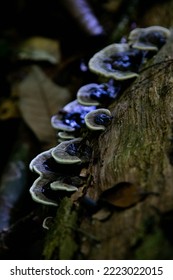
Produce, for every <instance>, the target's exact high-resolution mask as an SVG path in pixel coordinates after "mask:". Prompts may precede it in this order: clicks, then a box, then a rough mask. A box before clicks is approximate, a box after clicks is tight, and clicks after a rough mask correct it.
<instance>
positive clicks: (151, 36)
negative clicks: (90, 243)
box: [30, 26, 170, 206]
mask: <svg viewBox="0 0 173 280" xmlns="http://www.w3.org/2000/svg"><path fill="white" fill-rule="evenodd" d="M169 36H170V31H169V30H168V29H167V28H164V27H160V26H152V27H148V28H136V29H134V30H132V31H131V33H130V35H129V37H128V39H127V43H117V44H116V43H114V44H111V45H109V46H107V47H105V48H104V49H102V50H101V51H99V52H97V53H96V54H95V55H94V56H93V57H92V58H91V59H90V60H89V63H88V66H89V69H90V71H91V72H93V73H95V74H96V75H98V76H99V77H101V78H102V77H103V80H104V82H103V83H90V84H87V85H84V86H82V87H81V88H80V89H79V90H78V92H77V95H76V100H74V101H72V102H70V103H68V104H67V105H66V106H64V107H63V108H62V109H61V110H60V111H59V112H58V113H57V114H56V115H54V116H53V117H52V119H51V124H52V126H53V128H55V130H57V131H58V134H57V135H58V145H57V146H56V147H53V148H51V149H50V150H48V151H44V152H42V153H40V154H39V155H37V156H36V157H35V158H34V159H33V160H32V161H31V163H30V169H31V170H32V171H34V172H36V173H37V174H39V177H38V178H37V179H36V180H35V181H34V183H33V185H32V186H31V188H30V194H31V196H32V198H33V200H35V201H36V202H39V203H42V204H45V205H53V206H57V205H58V203H59V200H61V199H62V197H64V196H70V195H71V194H73V193H74V192H76V191H78V190H79V188H80V187H81V186H83V185H84V184H85V182H86V180H87V179H86V178H87V176H83V174H82V170H83V169H84V168H87V166H88V165H89V163H90V159H91V157H92V154H93V153H94V151H93V149H92V148H91V145H90V138H91V137H92V135H93V134H94V133H101V132H102V131H103V130H105V129H107V128H108V126H109V125H110V124H111V120H112V118H113V117H112V115H111V112H110V110H109V106H110V104H111V103H112V102H113V101H114V100H115V99H116V98H117V97H118V96H119V95H120V94H122V91H123V90H124V82H125V81H127V80H131V81H132V80H133V79H134V78H136V77H137V76H138V75H139V72H140V69H141V67H142V66H143V65H144V64H145V63H146V62H147V61H148V60H149V59H151V57H153V56H154V55H155V54H156V53H157V52H158V50H159V49H160V48H161V47H162V46H163V45H164V44H165V43H166V40H167V39H168V38H169ZM125 85H127V83H125Z"/></svg>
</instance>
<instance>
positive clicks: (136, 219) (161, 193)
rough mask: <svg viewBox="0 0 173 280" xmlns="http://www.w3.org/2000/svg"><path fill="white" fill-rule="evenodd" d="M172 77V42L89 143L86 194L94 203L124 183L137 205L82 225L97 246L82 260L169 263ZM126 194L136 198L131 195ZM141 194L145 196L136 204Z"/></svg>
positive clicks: (172, 214)
mask: <svg viewBox="0 0 173 280" xmlns="http://www.w3.org/2000/svg"><path fill="white" fill-rule="evenodd" d="M172 73H173V37H172V38H171V40H170V41H169V42H168V43H167V45H165V47H163V49H162V50H161V51H160V52H159V53H158V54H157V56H156V57H155V58H154V59H153V61H152V63H150V65H149V66H148V67H146V68H145V69H143V71H142V72H141V73H140V75H139V77H138V78H137V79H136V80H135V82H134V83H133V84H132V85H131V86H130V87H129V88H128V89H127V90H126V91H125V92H124V93H123V95H122V96H121V97H120V98H119V100H118V101H116V102H115V103H114V104H112V105H111V108H110V110H111V112H112V115H113V121H112V125H111V127H109V128H108V129H107V130H106V131H105V132H104V133H102V134H101V135H100V137H99V139H96V141H95V142H96V143H94V148H95V151H96V150H97V152H96V155H94V156H95V159H94V162H95V163H94V164H91V166H90V172H91V174H92V176H93V180H92V184H91V185H90V186H89V188H88V190H87V193H88V195H89V196H90V197H91V198H92V199H94V200H97V199H98V197H99V196H100V194H101V193H102V192H103V191H105V190H106V189H108V188H111V187H112V186H115V185H117V184H118V183H122V186H123V184H124V183H123V182H126V183H127V182H128V183H130V184H129V185H130V186H135V188H136V192H137V196H139V202H138V203H136V204H135V205H134V206H133V207H130V208H129V209H124V210H121V211H120V210H119V209H116V208H115V209H114V210H113V211H112V215H111V217H110V218H109V219H108V220H106V221H104V222H103V221H98V220H92V219H87V218H83V219H82V224H81V228H82V230H83V231H86V232H89V233H90V234H92V235H93V236H95V237H96V239H97V240H98V241H99V243H98V246H92V245H91V242H89V243H90V250H88V255H87V258H90V259H126V258H127V259H129V258H130V259H136V258H139V259H160V258H161V259H162V258H166V259H167V258H172V257H173V253H172V252H173V250H172V249H173V247H172V244H171V242H172V237H171V235H172V233H173V227H172V222H173V138H172V136H173V135H172V129H173V126H172V125H173V123H172V121H173V114H172V112H173V78H172ZM105 143H106V145H105ZM96 159H97V160H96ZM130 193H132V196H133V195H136V194H134V192H133V189H130ZM141 193H143V194H146V197H145V199H143V200H142V201H140V194H141ZM125 194H126V193H125ZM125 194H124V195H125ZM147 194H148V195H147ZM112 195H113V192H112ZM122 195H123V194H122ZM128 195H129V193H128ZM103 199H104V194H103ZM130 199H131V198H130V197H129V200H130ZM129 203H130V201H129ZM115 204H116V202H115ZM85 242H86V241H85Z"/></svg>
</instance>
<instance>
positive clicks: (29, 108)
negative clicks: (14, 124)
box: [12, 66, 71, 144]
mask: <svg viewBox="0 0 173 280" xmlns="http://www.w3.org/2000/svg"><path fill="white" fill-rule="evenodd" d="M12 91H15V92H16V91H17V92H18V96H19V109H20V111H21V115H22V117H23V119H24V120H25V122H26V123H27V124H28V126H29V127H30V128H31V130H32V131H33V132H34V133H35V135H36V137H37V138H38V139H39V141H41V142H46V143H51V144H55V138H56V137H55V129H54V128H52V126H51V117H52V115H54V114H55V113H57V111H58V110H59V109H60V108H61V107H63V106H64V105H65V104H66V103H67V102H69V101H70V99H71V96H70V93H69V91H68V90H67V89H66V88H63V87H60V86H58V85H57V84H55V83H54V82H53V81H52V80H51V79H49V78H48V77H47V76H46V75H45V74H44V72H43V71H42V70H41V68H39V67H38V66H32V67H31V68H30V71H29V72H28V74H27V75H26V77H25V78H24V79H23V80H22V81H20V82H18V83H16V84H14V85H13V89H12Z"/></svg>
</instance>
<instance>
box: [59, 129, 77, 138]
mask: <svg viewBox="0 0 173 280" xmlns="http://www.w3.org/2000/svg"><path fill="white" fill-rule="evenodd" d="M58 137H59V138H60V139H61V140H70V139H74V138H75V136H74V134H73V133H70V132H67V131H60V132H58Z"/></svg>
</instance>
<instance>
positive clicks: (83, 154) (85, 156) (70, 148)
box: [52, 138, 91, 164]
mask: <svg viewBox="0 0 173 280" xmlns="http://www.w3.org/2000/svg"><path fill="white" fill-rule="evenodd" d="M90 155H91V151H90V147H89V146H88V145H86V144H84V143H82V138H75V139H72V140H69V141H64V142H62V143H60V144H59V145H58V146H56V147H55V148H53V150H52V156H53V158H54V159H55V161H56V162H58V163H61V164H74V163H82V162H88V161H89V157H90Z"/></svg>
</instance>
